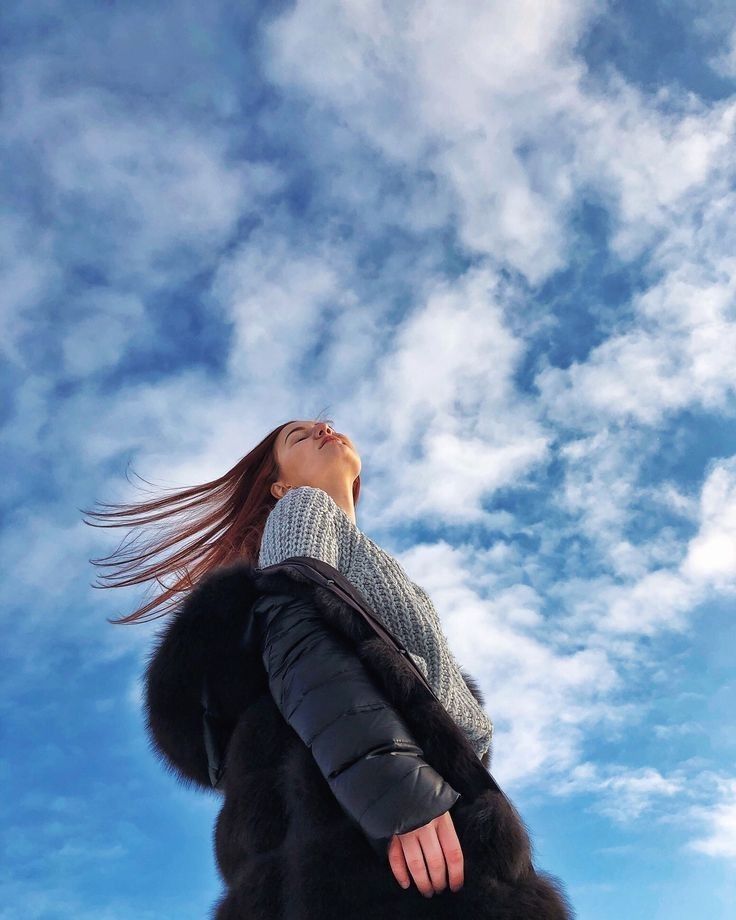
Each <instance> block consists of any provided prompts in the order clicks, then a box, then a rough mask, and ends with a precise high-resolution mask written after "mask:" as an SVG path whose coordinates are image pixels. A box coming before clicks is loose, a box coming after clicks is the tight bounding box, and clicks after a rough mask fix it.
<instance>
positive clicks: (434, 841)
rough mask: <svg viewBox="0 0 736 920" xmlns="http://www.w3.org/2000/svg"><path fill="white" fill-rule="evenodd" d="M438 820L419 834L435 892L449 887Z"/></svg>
mask: <svg viewBox="0 0 736 920" xmlns="http://www.w3.org/2000/svg"><path fill="white" fill-rule="evenodd" d="M436 828H437V821H432V823H431V824H430V825H429V826H428V827H423V828H422V829H421V830H420V831H419V834H418V835H417V836H418V837H419V843H420V844H421V847H422V850H423V852H424V862H425V864H426V866H427V871H428V873H429V878H430V881H431V883H432V888H433V889H434V892H435V894H439V893H440V891H444V890H445V888H447V866H446V865H445V854H444V853H443V852H442V847H441V846H440V842H439V840H438V838H437V830H436Z"/></svg>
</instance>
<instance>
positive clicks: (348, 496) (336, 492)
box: [319, 481, 356, 524]
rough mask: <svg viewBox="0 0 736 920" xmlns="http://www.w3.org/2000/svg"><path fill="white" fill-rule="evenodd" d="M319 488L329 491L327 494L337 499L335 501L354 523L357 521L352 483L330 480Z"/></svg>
mask: <svg viewBox="0 0 736 920" xmlns="http://www.w3.org/2000/svg"><path fill="white" fill-rule="evenodd" d="M319 488H320V489H324V491H325V492H327V494H328V495H329V496H330V497H331V498H333V499H334V500H335V503H336V504H338V505H339V506H340V507H341V508H342V510H343V511H344V512H345V514H347V516H348V517H349V518H350V520H351V521H352V522H353V524H355V523H356V520H355V502H354V501H353V484H352V483H347V482H344V481H341V482H330V483H326V484H325V485H320V486H319Z"/></svg>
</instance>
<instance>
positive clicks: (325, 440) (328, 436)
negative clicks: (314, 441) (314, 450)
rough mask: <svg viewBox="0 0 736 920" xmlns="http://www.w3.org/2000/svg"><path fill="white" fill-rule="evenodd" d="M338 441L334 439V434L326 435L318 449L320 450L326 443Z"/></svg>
mask: <svg viewBox="0 0 736 920" xmlns="http://www.w3.org/2000/svg"><path fill="white" fill-rule="evenodd" d="M339 440H340V438H336V437H335V436H334V434H328V435H326V436H325V437H324V438H323V439H322V443H321V444H320V446H319V449H320V450H322V448H323V447H324V446H325V444H326V443H327V442H328V441H339Z"/></svg>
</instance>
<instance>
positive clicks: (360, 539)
mask: <svg viewBox="0 0 736 920" xmlns="http://www.w3.org/2000/svg"><path fill="white" fill-rule="evenodd" d="M290 556H310V557H312V558H314V559H322V560H323V561H324V562H327V563H329V564H330V565H332V566H334V568H336V569H337V570H338V571H339V572H341V573H342V574H343V575H345V577H346V578H348V579H349V580H350V581H351V582H352V583H353V584H354V585H355V586H356V587H357V588H358V590H359V591H361V592H362V593H363V594H364V595H365V598H366V600H367V601H368V603H369V604H370V606H371V609H372V610H373V612H374V613H375V614H376V616H378V617H379V618H380V619H381V621H382V622H383V623H384V624H385V625H386V626H387V627H388V629H389V630H391V632H393V633H394V634H395V635H396V636H398V637H399V638H400V639H401V641H402V642H403V643H404V645H405V646H406V648H407V649H408V651H409V654H410V655H411V657H412V658H413V660H414V661H415V662H416V664H417V665H418V667H419V668H421V670H422V672H423V673H424V676H425V677H426V678H427V680H428V681H429V683H430V685H431V686H432V688H433V690H434V692H435V693H436V694H437V696H438V698H439V700H440V702H441V703H442V705H443V706H444V707H445V709H446V710H447V711H448V712H449V713H450V715H451V716H452V717H453V719H454V720H455V722H456V723H457V724H458V725H459V726H460V728H462V729H463V731H464V732H465V733H466V735H467V736H468V738H469V739H470V742H471V743H472V745H473V748H474V749H475V752H476V754H477V755H478V757H482V756H483V754H484V753H485V752H486V751H487V750H488V747H489V745H490V743H491V738H492V735H493V723H492V722H491V720H490V719H489V718H488V716H487V715H486V713H485V711H484V710H483V709H482V707H481V706H480V705H479V704H478V701H477V700H476V699H475V697H474V696H473V694H472V693H471V692H470V689H469V688H468V685H467V684H466V683H465V681H464V680H463V677H462V675H461V673H460V666H459V664H458V661H457V659H456V658H455V656H454V655H453V653H452V651H451V649H450V647H449V644H448V641H447V637H446V636H445V634H444V632H443V631H442V626H441V623H440V618H439V615H438V614H437V611H436V610H435V607H434V605H433V603H432V601H431V600H430V598H429V595H428V594H427V593H426V592H425V591H424V589H423V588H420V587H419V585H417V584H416V583H415V582H413V581H411V579H410V578H409V576H408V575H407V574H406V572H405V571H404V569H403V568H402V567H401V565H400V564H399V563H398V561H397V560H396V559H394V557H393V556H391V555H390V554H389V553H387V552H386V551H385V550H383V549H381V547H380V546H378V544H376V543H374V542H373V540H371V538H370V537H368V536H367V535H366V534H364V533H363V532H362V531H361V530H360V529H359V528H358V527H357V526H356V525H355V524H354V523H353V522H352V521H351V520H350V518H349V517H348V515H347V514H346V513H345V511H343V509H342V508H341V507H340V506H339V505H338V504H337V502H336V501H335V500H334V499H333V498H332V496H331V495H329V494H328V493H327V492H325V491H324V490H323V489H319V488H315V487H313V486H297V487H296V488H293V489H290V490H289V491H288V492H287V493H286V495H285V496H284V497H283V498H281V499H279V501H277V502H276V504H275V506H274V507H273V509H272V510H271V513H270V514H269V516H268V518H267V520H266V526H265V528H264V531H263V538H262V540H261V548H260V554H259V558H258V565H259V566H260V567H265V566H267V565H276V564H277V563H279V562H283V561H284V559H288V558H289V557H290Z"/></svg>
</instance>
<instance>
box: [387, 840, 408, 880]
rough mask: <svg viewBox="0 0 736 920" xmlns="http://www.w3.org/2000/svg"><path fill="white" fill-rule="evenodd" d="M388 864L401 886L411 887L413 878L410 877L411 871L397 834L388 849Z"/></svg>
mask: <svg viewBox="0 0 736 920" xmlns="http://www.w3.org/2000/svg"><path fill="white" fill-rule="evenodd" d="M388 862H389V865H390V866H391V871H392V872H393V874H394V878H395V879H396V881H397V882H398V883H399V885H401V887H402V888H408V887H409V885H411V878H410V877H409V869H408V868H407V865H406V859H405V858H404V849H403V847H402V846H401V841H400V840H399V838H398V836H397V835H396V834H394V836H393V839H392V840H391V843H390V844H389V847H388Z"/></svg>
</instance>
